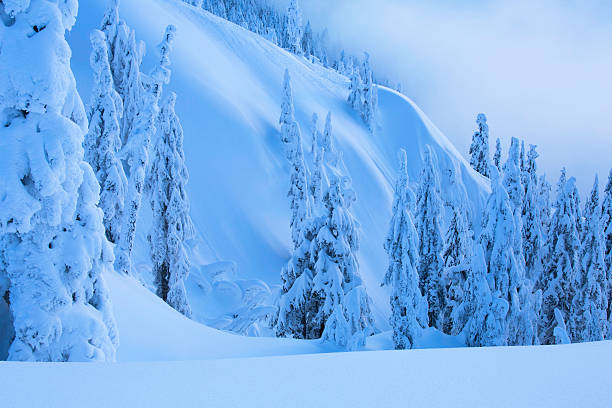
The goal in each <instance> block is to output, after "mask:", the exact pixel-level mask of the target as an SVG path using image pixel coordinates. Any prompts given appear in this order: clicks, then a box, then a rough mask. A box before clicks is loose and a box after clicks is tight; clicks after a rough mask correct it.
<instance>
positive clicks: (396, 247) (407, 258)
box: [383, 149, 428, 350]
mask: <svg viewBox="0 0 612 408" xmlns="http://www.w3.org/2000/svg"><path fill="white" fill-rule="evenodd" d="M399 158H400V168H399V172H398V177H397V181H396V184H395V196H394V199H393V216H392V218H391V223H390V225H389V232H388V234H387V239H386V241H385V250H386V251H387V255H388V256H389V267H388V269H387V273H386V275H385V280H384V282H383V285H391V288H392V292H391V297H390V302H391V317H390V320H389V322H390V324H391V327H392V328H393V344H394V346H395V349H397V350H402V349H410V348H413V347H414V343H415V340H416V339H417V338H418V337H419V336H420V334H421V331H422V329H423V328H424V327H427V326H428V316H427V301H426V299H424V298H423V296H422V295H421V291H420V289H419V275H418V272H417V268H418V265H419V250H418V248H419V245H418V235H417V232H416V229H415V227H414V223H413V219H412V214H411V211H410V205H411V203H410V201H409V200H410V198H409V193H408V190H409V189H410V187H409V186H408V171H407V166H408V163H407V159H406V151H404V150H403V149H402V150H400V154H399Z"/></svg>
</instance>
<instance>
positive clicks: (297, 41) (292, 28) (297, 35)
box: [287, 0, 303, 55]
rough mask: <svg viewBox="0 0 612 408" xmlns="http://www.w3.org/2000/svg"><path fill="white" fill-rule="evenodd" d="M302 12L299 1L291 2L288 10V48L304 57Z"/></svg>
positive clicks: (293, 0) (291, 0)
mask: <svg viewBox="0 0 612 408" xmlns="http://www.w3.org/2000/svg"><path fill="white" fill-rule="evenodd" d="M302 32H303V27H302V10H301V9H300V5H299V4H298V0H290V2H289V8H288V9H287V48H288V49H289V51H290V52H292V53H294V54H296V55H302V37H303V33H302Z"/></svg>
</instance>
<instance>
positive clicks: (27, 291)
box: [0, 0, 117, 361]
mask: <svg viewBox="0 0 612 408" xmlns="http://www.w3.org/2000/svg"><path fill="white" fill-rule="evenodd" d="M77 9H78V2H77V1H70V2H64V1H57V0H52V1H42V0H31V1H10V2H9V1H4V2H2V3H0V14H2V16H3V17H2V18H3V20H4V23H5V24H4V26H3V32H2V36H1V37H0V49H1V50H2V52H1V53H0V66H1V67H3V70H2V72H3V77H2V80H0V104H1V105H2V109H1V111H2V112H3V115H2V118H3V123H2V127H0V151H2V152H3V153H4V155H5V156H4V157H5V160H4V161H2V162H0V173H1V174H2V181H1V182H0V242H1V243H2V244H3V245H4V246H3V248H2V249H1V250H0V254H1V256H2V258H3V259H1V260H0V264H1V265H3V266H4V267H5V268H6V269H5V270H4V272H5V273H6V276H5V279H4V280H5V283H4V286H7V285H6V283H7V282H8V300H9V305H10V311H11V315H12V318H13V327H14V332H15V338H14V340H13V342H12V344H11V346H10V350H9V355H8V359H9V360H24V361H91V360H97V361H112V360H114V357H115V349H116V346H117V333H116V328H115V324H114V321H113V315H112V311H111V307H110V301H109V299H108V294H107V291H106V288H105V285H104V280H103V278H102V276H101V275H102V272H104V271H108V270H110V268H112V260H113V251H112V247H111V246H110V245H109V244H108V241H106V239H105V236H104V225H103V223H102V217H103V214H102V211H101V210H100V208H99V207H98V206H97V203H98V200H99V185H98V183H97V181H96V178H95V175H94V174H93V171H92V169H91V166H89V164H87V163H86V162H85V161H83V157H84V151H83V148H82V143H83V140H84V135H85V133H86V128H87V119H86V114H85V110H84V107H83V104H82V102H81V98H80V96H79V94H78V92H77V90H76V82H75V79H74V75H73V73H72V70H71V67H70V55H71V50H70V47H69V45H68V43H67V42H66V40H65V38H64V36H65V32H66V31H67V30H69V29H71V27H72V26H73V25H74V23H75V21H76V13H77ZM41 51H44V52H41ZM15 67H17V68H15ZM5 296H6V295H5Z"/></svg>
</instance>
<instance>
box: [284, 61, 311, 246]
mask: <svg viewBox="0 0 612 408" xmlns="http://www.w3.org/2000/svg"><path fill="white" fill-rule="evenodd" d="M279 123H280V127H281V141H282V142H283V145H284V149H285V156H286V157H287V160H288V161H289V163H290V164H291V167H292V168H291V184H290V186H291V187H290V189H289V193H288V197H289V200H290V208H291V224H290V225H291V238H292V240H293V246H294V248H298V247H299V246H300V244H301V240H302V237H303V228H304V224H305V223H306V222H307V220H308V217H309V216H310V214H311V205H310V200H309V197H308V180H307V169H306V165H305V164H304V154H303V150H302V138H301V134H300V127H299V125H298V123H297V122H296V121H295V117H294V108H293V94H292V91H291V77H290V76H289V71H288V70H285V77H284V81H283V100H282V104H281V117H280V120H279Z"/></svg>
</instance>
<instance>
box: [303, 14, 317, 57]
mask: <svg viewBox="0 0 612 408" xmlns="http://www.w3.org/2000/svg"><path fill="white" fill-rule="evenodd" d="M313 41H314V39H313V34H312V28H311V27H310V21H308V22H307V23H306V27H305V28H304V35H303V36H302V50H303V52H304V56H305V57H306V58H310V56H311V55H312V54H313V51H314V46H313Z"/></svg>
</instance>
